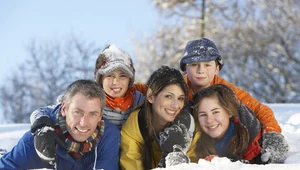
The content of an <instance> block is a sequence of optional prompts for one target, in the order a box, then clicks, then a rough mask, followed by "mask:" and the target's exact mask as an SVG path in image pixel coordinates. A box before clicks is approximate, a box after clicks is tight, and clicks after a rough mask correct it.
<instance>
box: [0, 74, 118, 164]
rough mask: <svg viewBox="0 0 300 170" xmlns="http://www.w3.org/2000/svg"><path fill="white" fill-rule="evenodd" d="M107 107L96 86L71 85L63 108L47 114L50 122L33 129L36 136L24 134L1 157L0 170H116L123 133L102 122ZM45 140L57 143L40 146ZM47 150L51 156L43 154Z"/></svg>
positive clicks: (89, 83) (45, 120) (88, 82)
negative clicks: (45, 169)
mask: <svg viewBox="0 0 300 170" xmlns="http://www.w3.org/2000/svg"><path fill="white" fill-rule="evenodd" d="M104 106H105V93H104V91H103V89H102V88H101V87H100V86H99V85H98V84H97V83H96V82H94V81H92V80H77V81H75V82H74V83H72V84H70V85H69V86H68V88H67V90H66V91H65V93H64V98H63V102H62V104H59V105H58V106H56V107H55V108H54V109H53V110H52V109H49V110H48V113H47V114H48V116H49V117H50V118H49V117H46V116H44V117H41V119H43V120H41V121H39V124H38V125H34V128H32V129H31V132H33V133H30V131H28V132H27V133H25V134H24V136H23V137H22V138H21V139H20V141H19V142H18V144H17V145H16V146H15V147H14V148H13V149H12V150H11V151H10V152H8V153H7V154H5V155H3V157H1V159H0V169H40V168H50V169H116V170H117V169H118V162H119V144H120V132H119V130H118V129H117V127H116V126H114V125H113V124H111V123H110V122H109V121H107V120H106V119H102V115H103V114H102V110H103V107H104ZM42 124H43V125H42ZM45 125H47V126H45ZM45 138H46V139H50V138H55V140H54V141H55V142H54V143H50V144H49V143H47V144H45V143H44V142H41V141H45ZM49 147H50V148H53V149H49ZM45 148H47V149H45ZM45 150H47V151H50V152H51V151H52V153H44V151H45ZM49 155H54V158H52V157H51V156H49Z"/></svg>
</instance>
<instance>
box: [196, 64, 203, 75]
mask: <svg viewBox="0 0 300 170" xmlns="http://www.w3.org/2000/svg"><path fill="white" fill-rule="evenodd" d="M201 68H203V67H201V64H197V73H201V72H203V71H202V70H201Z"/></svg>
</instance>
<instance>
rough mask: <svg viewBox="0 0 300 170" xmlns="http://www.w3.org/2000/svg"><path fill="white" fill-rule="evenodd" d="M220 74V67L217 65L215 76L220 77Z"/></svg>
mask: <svg viewBox="0 0 300 170" xmlns="http://www.w3.org/2000/svg"><path fill="white" fill-rule="evenodd" d="M219 72H220V65H219V64H217V67H216V70H215V75H218V74H219Z"/></svg>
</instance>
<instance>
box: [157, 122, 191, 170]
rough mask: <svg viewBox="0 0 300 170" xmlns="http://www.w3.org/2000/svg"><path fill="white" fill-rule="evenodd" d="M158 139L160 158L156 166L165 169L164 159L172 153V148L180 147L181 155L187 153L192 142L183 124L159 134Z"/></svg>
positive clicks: (173, 126) (168, 128)
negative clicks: (160, 151)
mask: <svg viewBox="0 0 300 170" xmlns="http://www.w3.org/2000/svg"><path fill="white" fill-rule="evenodd" d="M159 139H160V141H159V144H160V148H161V150H162V157H161V160H160V162H159V164H158V166H159V167H165V157H166V156H167V155H168V154H169V153H171V152H173V150H174V148H173V147H175V146H177V147H180V148H181V151H182V152H183V153H186V152H187V150H188V148H189V146H190V144H191V141H192V135H190V134H189V133H188V130H187V128H186V127H185V125H184V124H179V125H178V124H173V125H172V126H170V127H167V128H165V129H164V131H163V132H161V133H160V134H159Z"/></svg>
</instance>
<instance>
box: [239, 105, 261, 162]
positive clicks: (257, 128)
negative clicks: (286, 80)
mask: <svg viewBox="0 0 300 170" xmlns="http://www.w3.org/2000/svg"><path fill="white" fill-rule="evenodd" d="M239 120H240V122H241V123H242V124H243V125H244V126H245V127H246V128H247V130H248V133H249V146H248V149H247V151H246V152H245V153H244V155H243V159H245V160H248V161H250V162H251V163H258V162H255V161H256V160H258V161H260V157H259V158H256V157H258V156H260V153H261V146H262V133H263V131H262V128H261V123H260V122H259V121H258V119H257V118H256V116H255V115H254V114H253V112H252V111H251V110H250V109H249V108H247V107H245V106H244V105H241V109H240V113H239ZM255 158H256V159H255ZM254 159H255V160H254ZM252 160H253V161H254V162H253V161H252Z"/></svg>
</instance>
